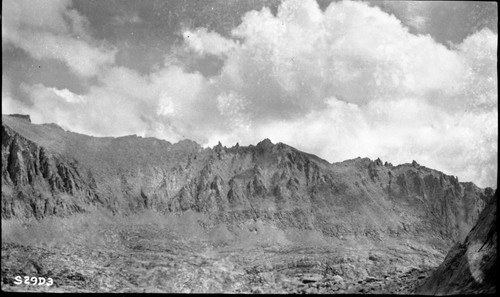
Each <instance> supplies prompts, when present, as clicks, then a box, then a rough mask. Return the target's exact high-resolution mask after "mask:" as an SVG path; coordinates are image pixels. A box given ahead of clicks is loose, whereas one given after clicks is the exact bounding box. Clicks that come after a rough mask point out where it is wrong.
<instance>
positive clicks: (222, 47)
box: [182, 28, 236, 56]
mask: <svg viewBox="0 0 500 297" xmlns="http://www.w3.org/2000/svg"><path fill="white" fill-rule="evenodd" d="M182 36H183V37H184V41H185V42H186V44H187V46H188V47H189V48H190V49H192V50H193V51H195V52H196V53H198V54H200V55H204V54H211V55H216V56H218V55H224V54H227V53H228V52H230V51H231V50H232V49H234V48H235V47H236V43H235V42H234V41H233V40H229V39H226V38H223V37H221V36H220V35H219V34H217V33H214V32H208V31H207V29H205V28H198V29H197V30H194V31H191V30H186V31H184V32H183V33H182Z"/></svg>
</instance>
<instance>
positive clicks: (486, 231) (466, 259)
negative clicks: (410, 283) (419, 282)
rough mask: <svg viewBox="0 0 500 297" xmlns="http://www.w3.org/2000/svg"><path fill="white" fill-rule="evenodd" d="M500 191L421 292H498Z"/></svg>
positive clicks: (433, 293)
mask: <svg viewBox="0 0 500 297" xmlns="http://www.w3.org/2000/svg"><path fill="white" fill-rule="evenodd" d="M496 218H497V193H495V196H494V198H493V199H491V201H490V202H489V203H488V204H487V206H486V207H485V208H484V210H483V211H482V212H481V215H480V216H479V219H478V222H477V224H476V225H475V226H474V228H472V230H471V231H470V233H469V235H468V236H467V238H466V239H465V240H464V241H463V242H460V243H457V244H455V246H454V247H453V248H452V249H451V250H450V252H449V253H448V255H447V256H446V258H445V260H444V262H443V263H442V264H441V265H440V266H439V267H438V268H437V270H436V271H435V272H434V273H433V274H432V275H431V276H430V277H429V279H427V280H426V282H425V283H424V284H423V286H422V287H420V288H419V289H418V291H417V293H418V294H430V295H455V294H494V293H496V282H497V280H498V265H497V226H496Z"/></svg>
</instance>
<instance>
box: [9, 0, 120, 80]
mask: <svg viewBox="0 0 500 297" xmlns="http://www.w3.org/2000/svg"><path fill="white" fill-rule="evenodd" d="M2 4H3V19H2V44H6V45H7V44H10V45H14V46H16V47H19V48H21V49H23V50H24V51H26V52H27V53H28V54H30V55H31V56H32V57H33V58H35V59H57V60H60V61H62V62H64V63H65V64H66V65H67V66H68V67H69V68H70V69H71V70H72V71H74V72H75V73H76V74H78V75H81V76H84V77H90V76H95V75H96V74H97V73H98V71H99V70H100V68H101V67H102V66H103V65H109V64H112V63H113V62H114V56H115V53H116V50H113V49H110V48H107V47H105V46H103V45H99V44H97V42H96V41H94V40H92V39H91V38H90V36H89V34H88V33H87V31H86V26H88V21H87V20H86V18H84V17H83V16H82V15H80V14H79V13H78V12H77V11H76V10H74V9H71V1H69V0H54V1H52V0H51V1H44V0H7V1H3V2H2Z"/></svg>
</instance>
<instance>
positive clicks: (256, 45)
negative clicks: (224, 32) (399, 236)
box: [2, 0, 498, 187]
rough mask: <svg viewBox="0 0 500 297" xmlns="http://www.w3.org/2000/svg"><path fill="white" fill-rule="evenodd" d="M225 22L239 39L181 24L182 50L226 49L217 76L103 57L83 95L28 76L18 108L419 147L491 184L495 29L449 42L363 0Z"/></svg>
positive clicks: (337, 142) (305, 5)
mask: <svg viewBox="0 0 500 297" xmlns="http://www.w3.org/2000/svg"><path fill="white" fill-rule="evenodd" d="M53 26H56V25H53ZM232 35H233V36H232V37H234V38H236V39H238V42H235V41H234V40H233V39H229V38H224V37H222V36H220V35H218V34H217V33H215V32H208V31H207V30H206V29H204V28H199V29H196V30H192V31H186V32H185V33H184V40H185V44H186V49H187V50H189V51H191V52H194V53H197V54H199V55H205V54H211V55H217V56H219V57H222V58H223V59H224V66H223V68H222V70H221V73H220V75H218V76H213V77H211V78H206V77H204V76H203V75H201V74H200V73H199V72H192V73H189V72H187V71H186V70H185V69H184V68H183V67H182V65H180V64H179V61H177V62H176V63H171V64H166V65H165V66H164V67H163V68H162V69H159V70H157V71H155V72H153V73H150V74H149V75H140V74H138V73H137V72H135V71H133V70H130V69H127V68H123V67H108V68H106V69H105V70H104V71H100V72H99V74H98V76H97V77H98V80H99V84H98V85H96V86H93V87H92V88H91V89H90V91H89V92H88V93H87V94H84V95H82V97H73V96H72V95H70V94H68V93H67V92H66V91H64V90H56V89H53V88H46V87H42V86H31V88H27V89H26V90H27V91H28V92H29V94H31V97H32V98H33V102H34V105H33V106H32V107H30V108H27V109H30V110H31V111H32V112H34V113H35V114H37V115H38V119H39V120H40V121H42V120H43V121H48V122H58V123H59V124H60V125H63V124H65V125H66V126H68V127H69V128H70V129H72V130H74V131H77V132H81V133H89V134H93V135H123V134H141V135H146V136H156V137H160V138H165V139H167V140H169V141H177V140H179V139H182V138H191V139H194V140H196V141H198V142H199V143H201V144H202V145H215V144H217V142H218V141H221V142H222V143H223V144H225V145H232V144H234V143H236V142H239V143H240V144H251V143H253V144H255V143H256V142H258V141H260V140H262V139H263V138H265V137H268V138H270V139H271V140H272V141H274V142H278V141H281V142H285V143H287V144H290V145H292V146H296V147H297V148H299V149H302V150H304V151H307V152H311V153H314V154H317V155H319V156H320V157H323V158H326V159H328V160H329V161H342V160H344V159H348V158H354V157H357V156H361V157H364V156H367V157H370V158H373V159H374V158H377V157H381V158H382V159H383V160H384V161H385V160H387V161H389V162H392V163H406V162H411V160H417V161H418V162H419V163H421V164H423V165H425V166H428V167H431V168H436V169H438V170H441V171H443V172H445V173H448V174H452V175H457V176H458V177H459V179H460V180H461V181H474V182H475V183H477V184H479V185H480V186H495V183H496V176H497V149H498V148H497V141H498V123H497V119H498V112H497V107H498V97H497V90H498V86H497V74H496V62H497V59H496V51H497V44H496V39H497V34H495V33H492V32H491V31H489V30H487V29H486V30H483V31H480V32H477V33H476V34H473V35H472V36H470V37H469V38H467V39H466V40H464V42H463V43H461V44H459V45H457V47H456V48H454V49H448V48H446V47H445V46H443V45H441V44H439V43H436V42H435V41H434V40H433V39H432V38H431V37H429V36H422V35H414V34H411V33H410V32H409V31H408V29H407V28H406V27H404V26H403V25H402V24H401V22H400V21H399V20H398V19H396V18H395V17H394V16H392V15H389V14H387V13H384V12H383V11H381V10H380V9H378V8H376V7H370V6H368V5H367V4H365V3H362V2H337V3H335V2H334V3H332V4H330V6H329V7H328V8H327V9H326V10H325V11H324V12H323V11H321V10H320V9H319V7H318V5H317V4H316V2H315V1H313V0H309V1H298V0H290V1H285V2H284V3H282V5H281V6H280V8H279V10H278V13H277V15H276V16H274V15H273V14H271V12H270V10H269V9H267V8H264V9H262V10H261V11H252V12H249V13H247V14H246V15H245V16H244V18H243V19H242V23H241V24H240V25H239V26H238V27H237V28H235V29H234V30H233V31H232ZM88 72H89V73H90V72H92V71H88ZM75 96H76V95H75ZM68 98H72V99H69V100H68ZM74 98H80V99H82V100H73V99H74ZM2 105H3V100H2ZM54 111H55V112H54ZM75 115H76V116H75ZM495 187H496V186H495Z"/></svg>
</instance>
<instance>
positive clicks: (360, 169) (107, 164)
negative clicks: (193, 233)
mask: <svg viewBox="0 0 500 297" xmlns="http://www.w3.org/2000/svg"><path fill="white" fill-rule="evenodd" d="M492 195H493V190H492V189H489V188H488V189H484V190H483V189H479V188H478V187H476V186H475V185H473V184H472V183H460V182H458V180H457V179H456V178H455V177H453V176H448V175H446V174H443V173H441V172H439V171H436V170H432V169H429V168H426V167H424V166H420V165H419V164H417V163H416V162H413V163H412V164H403V165H398V166H393V165H391V164H389V163H385V164H382V161H381V160H379V159H377V160H375V161H372V160H370V159H367V158H364V159H361V158H357V159H353V160H348V161H344V162H341V163H334V164H330V163H328V162H327V161H325V160H322V159H320V158H318V157H316V156H313V155H310V154H307V153H304V152H301V151H298V150H296V149H294V148H292V147H290V146H287V145H285V144H282V143H278V144H273V143H271V141H269V140H267V139H266V140H264V141H262V142H260V143H259V144H257V145H256V146H252V145H250V146H247V147H244V146H239V145H236V146H234V147H231V148H226V147H224V146H222V145H220V144H219V145H217V146H215V147H214V148H212V149H203V148H201V147H200V146H199V145H198V144H196V143H195V142H192V141H188V140H185V141H181V142H179V143H176V144H170V143H169V142H166V141H162V140H158V139H153V138H140V137H135V136H127V137H119V138H95V137H89V136H85V135H80V134H76V133H71V132H66V131H64V130H62V129H61V128H59V127H57V126H54V125H33V124H31V123H29V122H28V121H25V120H22V119H19V118H13V117H9V116H2V217H3V218H11V217H25V216H35V217H37V218H39V217H43V216H46V215H52V214H56V215H64V214H70V213H71V212H74V211H84V210H85V209H86V208H87V207H88V206H90V205H96V206H99V207H105V208H108V209H110V210H112V211H113V212H115V213H130V212H135V211H138V210H141V209H144V208H150V209H155V210H157V211H160V212H184V211H188V210H191V211H195V212H201V213H204V214H206V215H207V216H208V217H210V218H211V220H210V221H211V222H212V223H213V224H217V223H226V224H237V223H240V222H245V221H247V220H256V219H260V220H263V221H269V222H272V223H273V224H275V225H276V226H277V227H279V228H299V229H309V230H311V229H314V230H318V231H321V232H322V233H323V234H324V235H328V236H334V237H343V236H346V235H347V236H349V235H353V236H367V237H371V238H375V239H381V238H382V237H384V236H403V235H412V236H414V235H423V234H431V235H432V236H435V237H437V238H441V239H446V240H461V239H462V238H463V237H464V236H465V235H466V234H467V232H469V230H470V228H471V227H472V226H473V224H474V223H475V222H476V220H477V218H478V215H479V213H480V211H481V210H482V209H483V208H484V205H485V203H487V202H488V201H489V200H490V198H491V197H492Z"/></svg>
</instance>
